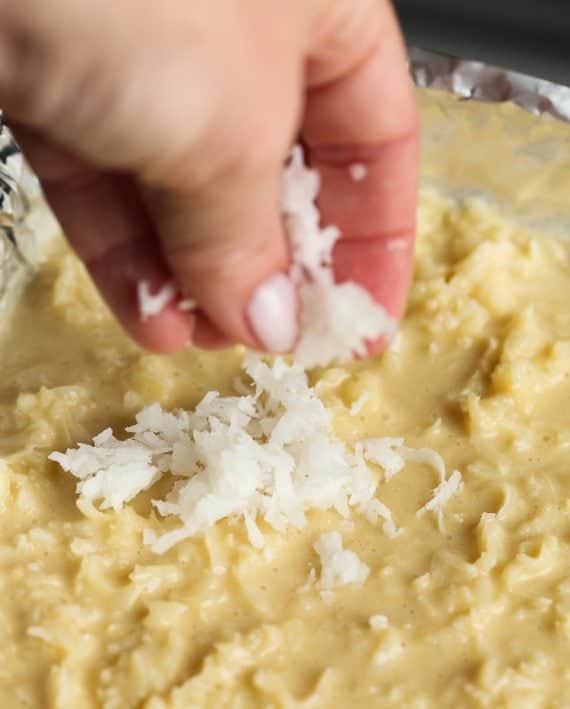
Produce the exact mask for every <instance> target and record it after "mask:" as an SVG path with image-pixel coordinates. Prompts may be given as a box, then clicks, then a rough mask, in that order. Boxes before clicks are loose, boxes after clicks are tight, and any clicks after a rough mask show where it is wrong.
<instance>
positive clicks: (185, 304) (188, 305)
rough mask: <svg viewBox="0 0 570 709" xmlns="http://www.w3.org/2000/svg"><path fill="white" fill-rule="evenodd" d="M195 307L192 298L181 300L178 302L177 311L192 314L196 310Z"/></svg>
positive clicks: (195, 304) (196, 304)
mask: <svg viewBox="0 0 570 709" xmlns="http://www.w3.org/2000/svg"><path fill="white" fill-rule="evenodd" d="M197 307H198V303H197V302H196V301H195V300H193V299H192V298H182V300H181V301H179V302H178V310H182V312H192V311H193V310H196V308H197Z"/></svg>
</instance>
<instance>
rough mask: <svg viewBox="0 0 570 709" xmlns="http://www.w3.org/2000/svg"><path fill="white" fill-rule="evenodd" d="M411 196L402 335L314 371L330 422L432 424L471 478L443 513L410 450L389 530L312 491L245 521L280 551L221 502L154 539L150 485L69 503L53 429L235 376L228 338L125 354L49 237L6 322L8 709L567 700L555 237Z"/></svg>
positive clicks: (392, 494) (1, 702)
mask: <svg viewBox="0 0 570 709" xmlns="http://www.w3.org/2000/svg"><path fill="white" fill-rule="evenodd" d="M420 212H421V213H420V226H421V228H420V232H421V233H420V238H419V243H418V250H417V264H416V278H415V283H414V286H413V291H412V295H411V300H410V306H409V310H408V315H407V317H406V320H405V322H404V324H403V327H402V331H401V335H400V336H399V338H398V339H397V341H396V342H395V343H394V345H393V347H392V349H391V350H390V351H388V352H387V353H386V354H385V355H384V356H382V357H381V358H379V359H377V360H375V361H371V362H361V363H356V364H353V365H351V366H350V367H347V368H334V369H330V370H328V371H323V372H320V373H317V374H315V375H314V376H313V383H314V384H315V385H316V387H317V390H318V392H319V395H320V396H321V397H322V399H323V401H324V402H325V403H326V404H327V406H329V407H330V408H331V409H332V410H333V411H334V414H335V420H334V421H335V423H334V425H335V431H336V433H337V434H338V435H339V436H341V437H343V438H345V439H346V440H355V439H358V438H362V437H365V436H382V435H388V436H400V435H401V436H404V437H405V438H406V441H407V442H408V443H410V444H411V445H416V446H429V447H431V448H433V449H435V450H437V451H438V452H439V453H441V454H442V456H443V457H444V459H445V461H446V463H447V466H448V469H449V470H452V469H455V468H458V469H459V470H460V471H461V473H462V477H463V487H462V489H461V491H460V492H459V493H457V494H456V495H455V496H454V497H453V498H452V499H451V500H450V501H449V503H448V504H447V505H446V506H445V508H444V513H443V517H442V520H441V525H439V526H438V521H437V518H436V516H434V515H432V514H428V515H424V516H422V517H417V516H416V510H417V509H418V508H419V507H421V506H422V505H423V504H424V503H425V500H426V499H428V498H429V497H430V494H431V491H432V489H433V487H434V485H435V484H436V482H437V481H436V479H435V475H434V473H433V471H431V470H430V469H429V468H427V467H425V466H422V465H415V466H414V465H408V466H407V467H406V469H405V470H404V471H403V472H402V473H400V474H399V475H398V476H396V477H395V478H394V479H393V480H391V481H390V482H389V483H383V484H382V485H381V487H380V495H381V498H382V500H383V502H385V503H386V504H387V505H388V506H389V507H390V508H391V509H392V511H393V513H394V518H395V521H396V523H397V525H398V527H401V528H403V530H404V532H403V533H402V534H401V535H400V536H398V537H397V538H395V539H391V538H388V537H386V536H385V535H384V533H383V532H382V528H381V525H380V524H378V525H372V524H370V523H368V522H367V521H366V520H365V519H363V518H362V517H360V516H358V515H357V514H354V515H353V516H352V518H351V520H348V521H347V520H342V519H341V518H340V517H339V516H338V515H337V514H336V513H334V512H330V513H326V514H325V513H320V514H315V513H311V515H310V517H309V524H308V525H307V528H306V529H304V530H303V531H289V532H287V533H286V534H279V533H277V532H274V531H272V530H271V529H270V528H267V527H265V526H263V525H262V527H263V531H264V533H265V536H266V540H267V543H268V545H269V547H270V548H271V550H272V556H271V558H270V557H269V556H267V555H264V554H263V553H261V552H259V551H256V550H255V549H253V548H252V547H251V546H250V545H249V543H248V542H247V537H246V533H245V530H244V527H243V524H242V523H241V522H239V523H237V522H236V523H232V522H231V521H227V522H223V523H220V524H218V525H217V526H216V527H214V528H213V529H211V530H210V531H209V532H208V533H207V534H206V535H205V536H204V537H202V538H198V539H194V540H186V541H184V542H183V543H181V544H179V545H178V546H176V547H175V548H173V549H171V550H170V551H169V552H168V553H166V554H164V555H163V556H157V555H155V554H153V553H152V552H151V551H150V550H149V549H148V548H147V547H145V546H144V545H143V543H142V531H143V530H144V529H146V528H148V527H152V528H154V529H156V530H160V527H161V525H162V524H164V522H163V520H161V518H159V517H157V516H156V515H155V514H154V513H153V512H152V511H151V507H150V497H151V495H141V496H139V497H138V498H136V500H135V501H134V502H132V503H130V504H129V505H127V506H126V507H125V508H124V509H123V510H122V511H120V512H117V513H115V512H105V513H101V512H98V511H96V510H94V511H92V512H90V513H89V516H87V517H86V516H84V514H82V513H81V512H80V511H79V510H78V509H77V506H76V494H75V489H74V488H75V480H74V479H73V478H71V476H68V475H66V474H65V473H63V472H62V471H61V470H60V469H59V467H58V466H57V465H56V464H55V463H50V462H48V460H47V455H48V454H49V453H50V452H51V451H53V450H62V449H65V448H66V447H68V446H73V445H75V444H77V442H78V441H87V440H89V439H90V438H91V436H93V435H94V434H96V433H98V432H99V431H100V430H102V429H103V428H105V427H106V426H112V427H113V428H114V429H115V431H117V432H118V431H121V430H122V429H123V427H124V426H125V425H127V424H128V423H130V422H131V421H132V419H133V418H134V415H135V413H136V411H138V410H139V409H140V408H142V406H144V405H145V404H148V403H151V402H154V401H159V402H160V403H161V404H162V405H163V406H164V407H169V408H172V407H178V406H182V407H191V406H193V405H194V404H195V403H196V402H197V401H198V399H199V398H200V397H201V396H202V395H203V394H204V393H205V392H206V391H207V390H209V389H219V390H220V391H222V392H229V391H230V389H231V382H232V380H233V379H234V377H235V375H236V374H237V373H238V371H239V368H240V357H241V352H239V351H232V352H227V353H222V354H205V353H199V352H197V351H188V352H185V353H182V354H180V355H177V356H175V357H171V358H162V357H158V356H154V355H151V354H148V353H144V352H142V351H140V350H138V349H137V348H136V347H135V346H134V345H132V344H130V343H129V342H128V341H127V339H126V337H125V336H124V335H123V334H122V333H121V332H120V331H119V329H118V327H117V326H116V325H115V324H114V322H113V321H112V319H111V317H110V316H109V314H108V313H107V311H106V310H105V309H104V307H103V306H102V305H101V303H100V302H99V300H98V297H97V296H96V294H95V293H94V290H93V288H92V286H91V285H90V284H89V282H88V280H87V278H86V276H85V274H84V272H83V270H82V267H81V266H80V265H79V264H78V262H77V261H76V259H75V257H74V256H72V255H71V254H70V253H69V252H68V250H67V249H66V247H64V245H63V244H62V243H61V242H58V243H57V244H56V245H54V246H53V247H52V251H53V253H52V254H51V255H50V258H49V259H48V260H47V261H46V263H45V264H44V266H43V267H42V268H41V270H40V272H39V274H38V276H37V278H36V279H35V280H34V281H33V282H32V283H31V284H30V285H29V287H28V288H27V291H26V293H25V296H24V298H23V300H22V302H21V303H20V305H19V306H18V308H17V310H16V312H15V314H14V319H13V321H12V322H11V324H10V327H9V328H8V329H7V332H6V334H5V336H4V340H3V342H2V347H3V353H2V380H1V382H0V454H1V456H2V458H3V463H0V465H1V474H0V512H1V514H0V706H2V707H10V709H11V708H12V707H34V708H36V707H37V708H38V709H39V708H42V709H44V708H46V709H47V708H48V707H53V708H56V707H57V708H58V709H71V708H73V709H88V708H89V709H91V708H93V709H94V708H95V707H104V708H105V709H125V708H127V707H144V708H145V709H166V708H167V707H173V708H178V709H189V708H190V707H192V708H194V707H196V708H199V707H204V708H206V707H207V708H208V709H209V708H212V707H215V708H216V709H222V708H223V707H243V708H244V709H245V708H246V707H247V708H249V707H275V708H277V707H283V708H293V707H299V708H300V707H303V708H304V709H308V708H309V707H310V708H311V709H313V708H314V709H317V708H321V707H322V708H323V709H325V708H326V709H332V708H334V707H382V708H391V707H394V708H396V707H397V708H401V707H410V708H413V709H420V708H421V709H424V708H425V709H428V708H432V707H433V708H434V709H436V708H437V709H445V708H447V707H450V708H453V709H455V708H457V707H467V708H469V707H512V708H513V709H515V708H516V709H523V708H524V707H532V709H536V708H537V707H565V706H570V668H569V666H568V657H570V549H569V546H570V499H569V497H570V379H569V375H570V310H569V308H568V303H569V302H570V270H569V266H570V243H565V242H563V241H562V240H556V239H554V238H552V237H547V236H544V235H540V234H536V233H531V232H527V231H524V230H523V229H522V228H521V227H517V226H515V225H514V224H512V223H509V222H508V221H505V220H504V219H502V218H501V217H500V216H499V215H498V214H497V213H496V212H494V211H492V210H491V209H490V208H489V207H487V206H485V205H484V204H483V203H479V202H470V203H467V204H463V205H459V204H457V203H453V202H451V201H449V200H447V199H446V198H444V197H442V196H441V195H438V194H436V193H430V192H424V194H423V195H422V200H421V210H420ZM364 392H367V393H368V395H369V396H368V398H367V399H361V395H362V394H363V393H364ZM359 400H360V401H361V402H362V401H364V405H363V406H362V409H361V410H360V412H359V413H358V414H357V415H352V414H351V413H350V408H351V406H352V405H353V404H354V402H356V401H359ZM160 484H161V483H159V485H160ZM332 530H338V531H341V532H342V535H343V539H344V543H345V545H346V547H347V548H350V549H352V550H354V551H355V552H357V553H358V555H359V556H360V558H361V559H362V560H363V561H364V562H365V563H366V564H368V566H369V567H370V569H371V573H370V576H369V577H368V579H367V581H366V583H365V584H364V586H363V587H362V588H359V587H357V586H346V587H342V588H339V589H338V590H337V591H336V595H335V599H334V600H333V601H329V602H325V601H324V600H323V599H321V597H320V595H319V593H318V591H317V590H316V589H314V588H311V587H310V586H307V585H306V582H307V578H308V576H309V572H310V570H311V568H318V564H317V558H316V553H315V551H314V550H313V547H312V545H313V543H314V541H315V539H316V538H317V537H318V536H319V535H320V534H322V533H323V532H327V531H332ZM224 569H227V570H226V571H224ZM374 615H382V616H385V617H386V620H385V621H382V622H380V623H374V624H373V625H374V627H371V624H370V618H371V616H374Z"/></svg>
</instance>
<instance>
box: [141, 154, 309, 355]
mask: <svg viewBox="0 0 570 709" xmlns="http://www.w3.org/2000/svg"><path fill="white" fill-rule="evenodd" d="M280 189H281V163H280V161H279V160H278V159H276V160H275V162H274V164H273V163H268V165H267V166H266V167H261V168H259V169H257V168H252V167H250V166H249V165H248V164H247V161H246V160H245V159H244V160H240V161H239V163H238V164H237V165H236V167H235V168H232V170H231V171H228V172H227V173H226V174H223V175H221V176H217V177H216V179H215V180H213V181H211V182H209V183H208V184H207V185H206V186H204V187H202V188H200V189H198V190H194V191H190V192H189V193H188V194H183V193H173V192H171V191H168V192H161V193H157V192H152V193H150V194H149V196H148V204H149V206H150V209H151V211H152V214H153V217H154V220H155V223H156V224H157V226H158V229H159V230H160V235H161V239H162V244H163V249H164V253H165V257H166V260H167V262H168V264H169V265H170V268H171V269H172V272H173V273H174V276H175V278H176V280H177V282H178V283H180V284H182V286H183V290H184V295H187V296H189V297H192V298H195V299H196V300H197V301H198V303H199V306H200V309H201V310H202V311H203V312H204V313H205V315H207V317H208V319H209V320H210V321H211V322H212V323H213V324H214V325H215V327H216V328H217V329H218V330H219V331H220V332H222V333H224V335H226V336H227V337H228V338H229V339H231V340H232V341H234V342H241V343H243V344H246V345H249V346H250V347H254V348H261V349H265V350H269V351H272V352H285V351H288V350H290V349H291V348H292V346H293V344H294V342H295V339H296V333H297V304H296V295H295V291H294V287H293V285H292V283H291V281H290V280H289V278H288V276H287V275H286V273H287V267H288V260H289V257H288V247H287V243H286V239H285V234H284V231H283V225H282V223H281V217H280V212H279V200H280Z"/></svg>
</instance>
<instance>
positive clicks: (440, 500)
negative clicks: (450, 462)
mask: <svg viewBox="0 0 570 709" xmlns="http://www.w3.org/2000/svg"><path fill="white" fill-rule="evenodd" d="M460 487H461V473H460V472H459V470H454V471H453V473H451V475H450V476H449V479H447V480H445V477H444V479H443V480H442V481H441V482H440V484H439V485H438V486H437V487H436V488H435V490H434V491H433V493H432V498H431V500H429V501H428V502H426V504H425V505H424V506H423V507H421V508H420V509H419V510H418V511H417V513H416V514H417V515H418V517H421V516H422V515H423V514H425V513H426V512H430V511H432V510H433V511H436V512H438V511H440V510H441V508H442V507H443V506H444V505H445V504H446V503H447V502H449V500H450V499H451V498H452V497H453V495H455V493H456V492H457V491H458V490H459V489H460Z"/></svg>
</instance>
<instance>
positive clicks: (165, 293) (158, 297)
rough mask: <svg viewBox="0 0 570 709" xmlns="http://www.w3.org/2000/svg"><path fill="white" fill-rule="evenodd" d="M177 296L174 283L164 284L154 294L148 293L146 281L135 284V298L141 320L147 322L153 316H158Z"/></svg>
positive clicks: (148, 286) (148, 285)
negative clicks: (136, 298)
mask: <svg viewBox="0 0 570 709" xmlns="http://www.w3.org/2000/svg"><path fill="white" fill-rule="evenodd" d="M177 295H178V290H177V289H176V286H175V285H174V283H171V282H169V283H165V284H164V285H163V286H162V288H160V289H159V290H158V291H157V292H156V293H154V294H153V293H151V292H150V284H149V282H148V281H139V283H138V284H137V297H138V302H139V313H140V316H141V320H148V318H150V317H152V316H153V315H158V314H159V313H161V312H162V311H163V310H164V308H165V307H166V306H167V305H168V303H170V302H171V301H173V300H174V299H175V298H176V296H177Z"/></svg>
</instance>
